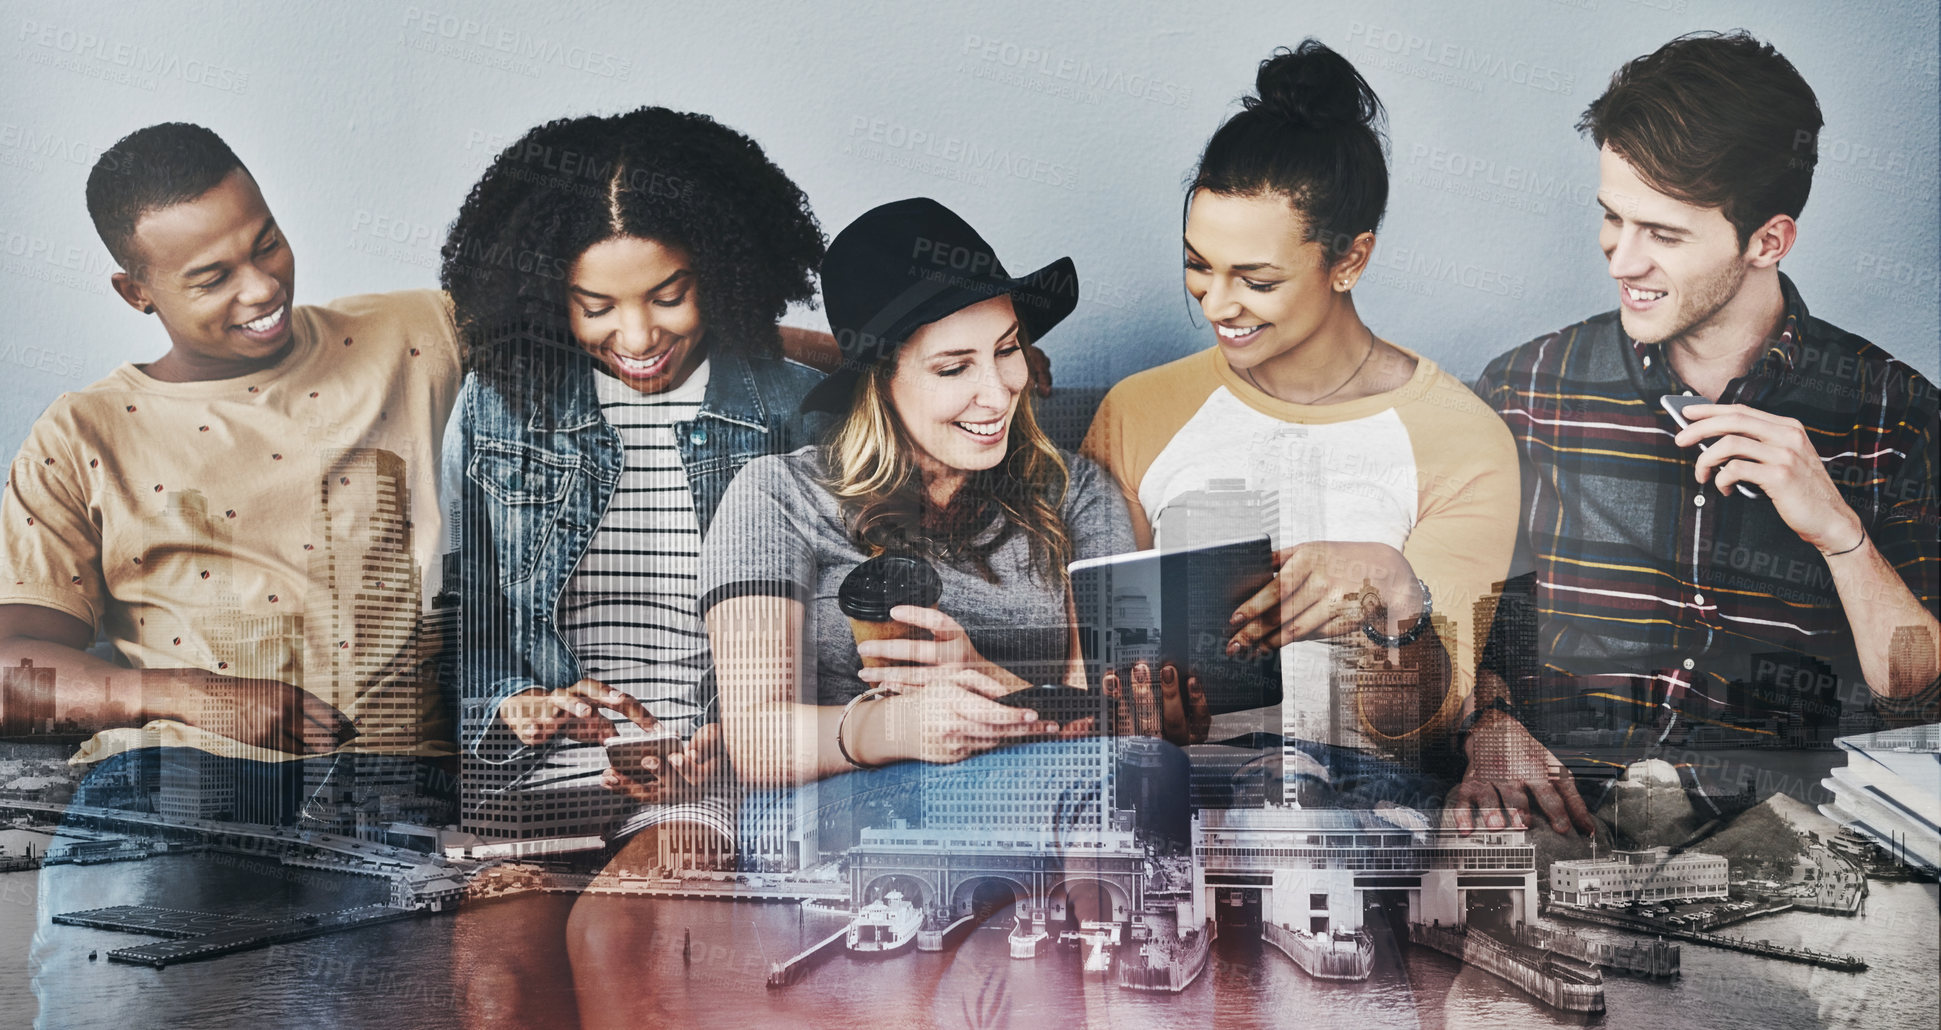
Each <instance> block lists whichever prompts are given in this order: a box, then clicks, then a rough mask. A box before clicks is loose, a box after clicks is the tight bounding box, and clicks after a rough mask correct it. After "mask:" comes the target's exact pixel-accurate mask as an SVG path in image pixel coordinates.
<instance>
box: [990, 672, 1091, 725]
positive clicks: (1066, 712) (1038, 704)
mask: <svg viewBox="0 0 1941 1030" xmlns="http://www.w3.org/2000/svg"><path fill="white" fill-rule="evenodd" d="M992 700H995V701H996V702H997V703H998V704H1001V705H1004V706H1006V707H1009V708H1023V709H1028V710H1030V711H1033V712H1037V713H1038V720H1039V721H1040V722H1049V723H1057V724H1058V726H1059V727H1060V728H1063V727H1065V726H1067V725H1070V724H1071V723H1074V722H1077V721H1078V720H1080V719H1093V720H1099V721H1098V722H1097V725H1098V726H1100V727H1103V726H1107V725H1109V723H1108V722H1106V721H1104V720H1105V718H1106V715H1107V709H1106V707H1105V705H1106V698H1105V697H1104V696H1103V695H1102V694H1099V693H1096V692H1094V691H1090V690H1085V689H1083V688H1081V687H1074V686H1070V685H1068V684H1064V683H1047V684H1044V685H1043V686H1036V687H1026V688H1024V689H1023V690H1014V691H1012V692H1011V693H1009V694H1000V695H998V696H997V697H995V698H993V699H992Z"/></svg>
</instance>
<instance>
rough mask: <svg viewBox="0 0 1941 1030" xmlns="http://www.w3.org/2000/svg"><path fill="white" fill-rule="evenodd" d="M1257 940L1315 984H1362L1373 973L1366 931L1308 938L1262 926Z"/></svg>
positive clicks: (1371, 945) (1371, 942) (1268, 924)
mask: <svg viewBox="0 0 1941 1030" xmlns="http://www.w3.org/2000/svg"><path fill="white" fill-rule="evenodd" d="M1260 939H1261V940H1264V941H1266V942H1267V943H1268V944H1271V945H1273V946H1274V947H1276V948H1278V949H1280V952H1281V954H1283V955H1286V956H1287V957H1288V958H1290V959H1293V960H1294V964H1295V965H1297V966H1300V967H1301V972H1303V973H1306V974H1307V975H1309V976H1311V977H1314V978H1315V979H1316V980H1366V979H1368V976H1369V974H1370V973H1372V972H1374V970H1375V939H1374V937H1372V936H1370V935H1369V933H1368V931H1366V930H1356V931H1354V932H1352V933H1338V932H1330V933H1322V934H1310V933H1299V932H1297V931H1294V930H1290V929H1288V928H1287V927H1284V926H1281V925H1279V924H1278V923H1271V922H1265V923H1261V924H1260Z"/></svg>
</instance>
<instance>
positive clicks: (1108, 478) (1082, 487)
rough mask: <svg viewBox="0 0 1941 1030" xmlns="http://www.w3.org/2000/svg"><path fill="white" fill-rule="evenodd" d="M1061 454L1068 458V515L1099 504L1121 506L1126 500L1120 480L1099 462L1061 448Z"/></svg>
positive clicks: (1066, 484) (1059, 454) (1065, 505)
mask: <svg viewBox="0 0 1941 1030" xmlns="http://www.w3.org/2000/svg"><path fill="white" fill-rule="evenodd" d="M1058 456H1059V457H1061V458H1063V459H1065V469H1066V472H1067V478H1066V482H1065V504H1064V508H1065V512H1066V514H1067V515H1070V514H1073V513H1075V512H1078V511H1081V510H1085V509H1089V508H1094V507H1096V506H1097V505H1099V504H1107V505H1112V506H1118V505H1123V504H1124V503H1125V494H1124V492H1123V491H1121V490H1120V489H1119V485H1118V482H1117V481H1116V480H1114V479H1113V478H1112V475H1111V473H1109V472H1107V471H1106V470H1105V468H1104V467H1103V466H1101V465H1100V464H1099V463H1098V462H1096V461H1093V460H1092V459H1090V458H1088V457H1086V456H1085V455H1083V454H1073V453H1071V452H1069V451H1066V450H1063V449H1062V448H1061V449H1060V450H1059V452H1058Z"/></svg>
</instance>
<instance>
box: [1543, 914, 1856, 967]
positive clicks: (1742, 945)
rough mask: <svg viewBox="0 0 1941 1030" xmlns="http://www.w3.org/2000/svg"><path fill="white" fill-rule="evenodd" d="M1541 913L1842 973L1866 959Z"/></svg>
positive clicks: (1600, 917)
mask: <svg viewBox="0 0 1941 1030" xmlns="http://www.w3.org/2000/svg"><path fill="white" fill-rule="evenodd" d="M1544 914H1545V915H1549V916H1556V917H1559V918H1562V919H1575V920H1577V921H1578V922H1582V923H1596V924H1598V925H1600V926H1609V927H1615V928H1616V929H1619V930H1633V931H1638V932H1641V933H1655V934H1661V935H1663V936H1665V937H1670V938H1673V939H1676V940H1681V941H1690V942H1692V943H1693V944H1704V945H1708V946H1710V947H1714V948H1725V949H1727V950H1730V951H1743V952H1746V953H1748V954H1752V955H1764V956H1765V957H1767V958H1776V959H1781V960H1784V961H1787V962H1801V963H1804V964H1806V965H1810V966H1819V967H1821V968H1823V969H1833V970H1837V971H1839V972H1842V973H1858V972H1861V971H1862V970H1865V969H1866V968H1867V963H1866V961H1865V960H1863V959H1861V958H1859V957H1858V956H1855V955H1832V954H1828V953H1826V952H1822V951H1813V950H1811V949H1808V948H1788V947H1785V946H1783V945H1779V944H1774V943H1772V942H1771V941H1749V940H1746V939H1745V938H1743V937H1727V936H1725V935H1723V934H1716V933H1705V932H1704V931H1701V930H1681V929H1678V928H1677V927H1667V926H1660V925H1657V924H1647V923H1644V922H1642V921H1641V920H1638V919H1634V918H1631V917H1628V916H1621V915H1616V914H1613V913H1610V912H1598V911H1594V910H1591V909H1581V908H1571V907H1568V906H1564V905H1554V906H1549V907H1546V908H1545V909H1544Z"/></svg>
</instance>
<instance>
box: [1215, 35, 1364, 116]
mask: <svg viewBox="0 0 1941 1030" xmlns="http://www.w3.org/2000/svg"><path fill="white" fill-rule="evenodd" d="M1254 92H1255V93H1256V94H1257V96H1252V97H1247V98H1246V99H1245V100H1243V101H1242V103H1243V104H1244V105H1245V106H1246V108H1247V109H1248V110H1250V111H1251V110H1264V111H1266V112H1268V113H1270V114H1273V115H1275V116H1277V117H1279V118H1281V119H1283V120H1285V121H1287V122H1288V123H1290V124H1292V125H1294V126H1296V127H1298V128H1303V129H1328V128H1333V127H1336V126H1341V125H1364V126H1366V125H1372V124H1373V123H1374V122H1375V121H1376V120H1377V119H1379V118H1380V117H1381V115H1382V102H1381V101H1380V100H1379V99H1377V98H1376V96H1375V91H1374V90H1373V89H1370V88H1369V86H1368V81H1367V80H1366V79H1363V78H1362V77H1361V73H1360V72H1358V71H1356V70H1355V66H1354V65H1352V64H1350V63H1348V59H1347V58H1345V57H1343V56H1341V55H1340V54H1338V53H1335V52H1334V51H1333V50H1332V49H1330V48H1329V47H1328V46H1327V45H1326V44H1324V43H1322V42H1320V41H1319V40H1315V39H1306V40H1302V41H1301V45H1300V46H1298V47H1296V48H1294V49H1292V50H1289V49H1287V48H1286V47H1282V48H1280V49H1279V50H1276V51H1274V54H1273V56H1272V57H1269V58H1268V59H1266V60H1265V61H1262V62H1260V72H1259V74H1257V75H1255V76H1254Z"/></svg>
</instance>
